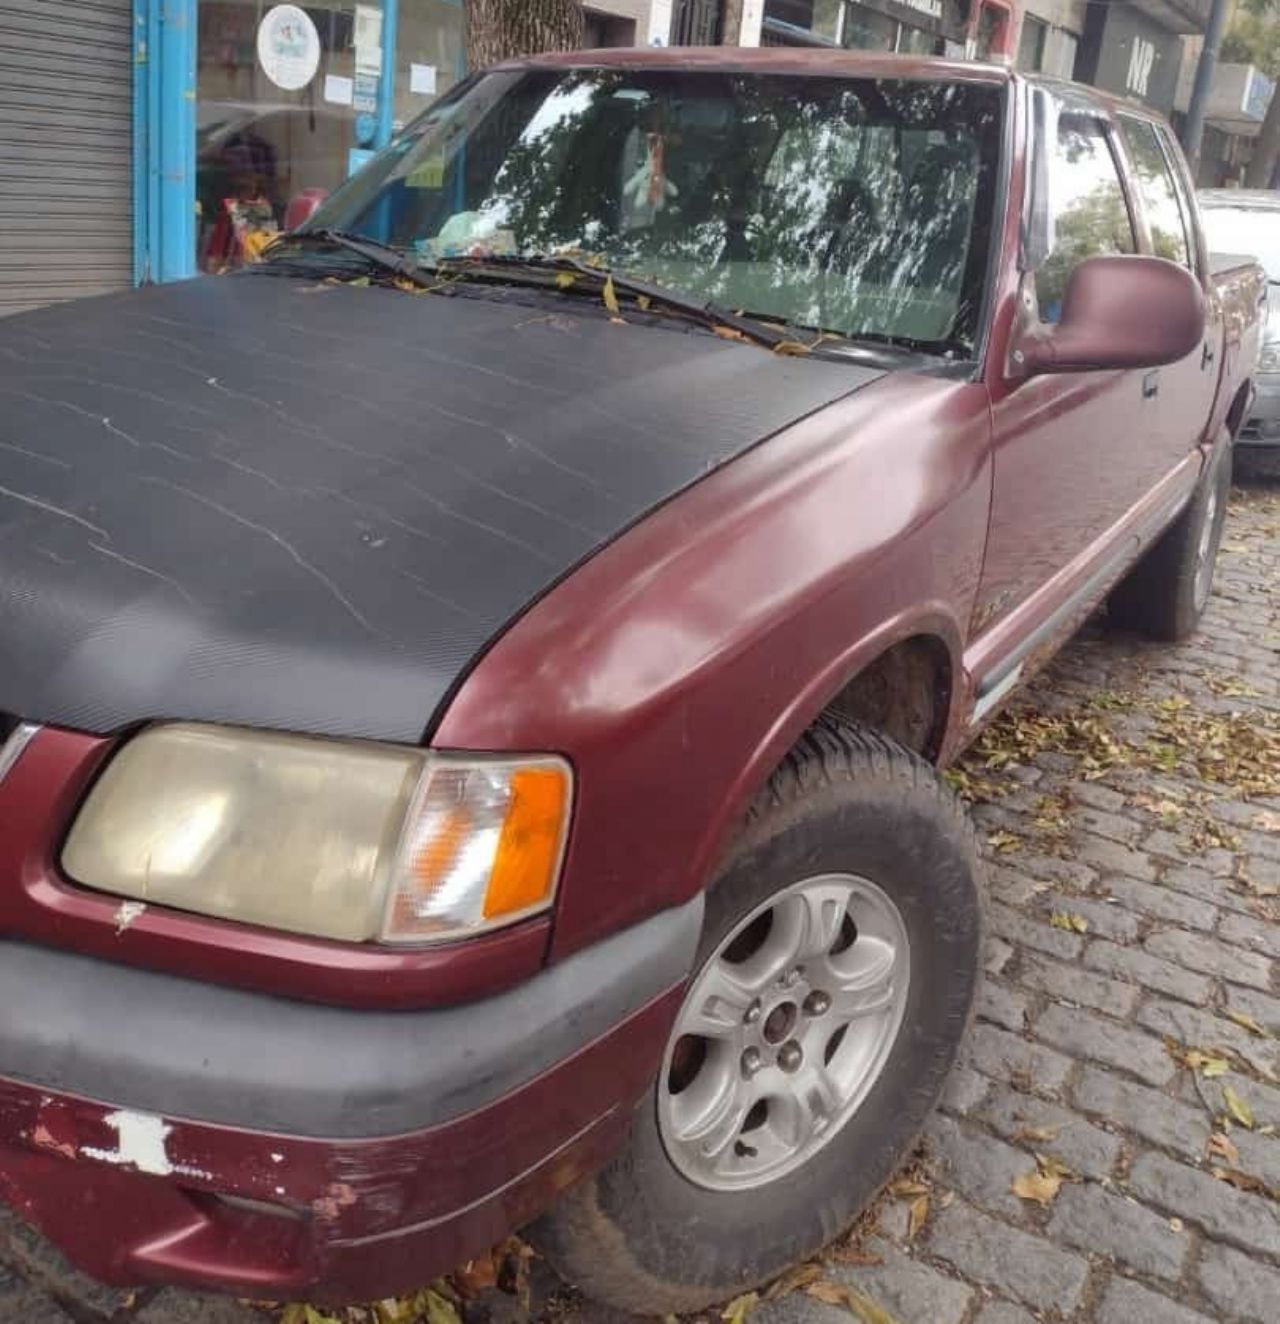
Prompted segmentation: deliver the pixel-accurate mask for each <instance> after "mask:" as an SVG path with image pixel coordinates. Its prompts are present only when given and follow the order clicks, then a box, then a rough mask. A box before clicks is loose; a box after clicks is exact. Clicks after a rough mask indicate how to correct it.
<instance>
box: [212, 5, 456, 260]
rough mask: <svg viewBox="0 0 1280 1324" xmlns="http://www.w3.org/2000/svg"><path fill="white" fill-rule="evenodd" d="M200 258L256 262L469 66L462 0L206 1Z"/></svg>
mask: <svg viewBox="0 0 1280 1324" xmlns="http://www.w3.org/2000/svg"><path fill="white" fill-rule="evenodd" d="M198 12H199V39H198V40H199V44H198V52H197V54H198V62H197V68H198V98H197V113H196V209H197V226H196V231H197V238H196V247H197V251H196V264H197V266H198V267H199V268H200V269H201V270H203V271H224V270H227V269H228V268H230V267H234V266H238V265H240V264H242V263H244V262H246V261H252V260H253V259H254V258H255V257H256V256H257V255H258V254H259V253H260V252H261V249H262V248H263V247H264V246H265V244H267V243H268V242H270V240H271V238H273V237H274V236H275V235H276V234H278V233H280V232H281V231H282V230H285V229H289V228H291V227H293V226H294V225H297V224H300V223H301V222H302V221H303V220H305V219H306V218H307V216H308V215H309V214H310V212H312V211H314V209H315V207H316V206H318V204H319V202H320V201H321V200H323V198H324V197H326V196H327V195H328V194H329V193H330V192H332V191H333V190H334V189H335V188H336V187H337V186H338V185H339V184H340V183H342V181H343V180H344V179H345V178H346V177H347V176H348V174H350V173H351V171H352V170H353V169H356V168H358V166H359V165H360V164H361V163H362V162H363V160H364V159H365V157H366V156H367V155H368V154H369V153H371V152H372V151H374V150H375V149H376V148H378V147H380V146H382V145H383V144H384V143H385V142H386V141H387V140H388V139H389V137H390V136H391V134H392V132H394V130H395V129H396V128H397V127H399V125H400V124H402V123H404V122H405V121H407V120H408V119H410V118H412V117H413V116H414V115H416V114H417V113H418V112H419V111H420V110H422V109H424V108H425V107H426V106H427V105H429V104H430V102H431V101H432V100H434V98H435V97H436V96H437V95H438V94H439V93H441V92H444V91H445V90H447V89H448V88H449V87H450V86H452V84H453V83H454V82H455V81H456V79H457V78H458V77H459V76H460V74H461V72H462V11H461V6H460V4H458V3H456V2H454V0H363V2H361V3H356V0H321V2H320V3H309V4H305V5H294V4H274V3H271V0H199V10H198Z"/></svg>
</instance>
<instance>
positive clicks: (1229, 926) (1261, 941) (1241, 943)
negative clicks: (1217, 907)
mask: <svg viewBox="0 0 1280 1324" xmlns="http://www.w3.org/2000/svg"><path fill="white" fill-rule="evenodd" d="M1218 937H1219V938H1221V939H1222V941H1223V942H1229V943H1231V945H1232V946H1233V947H1244V948H1246V949H1247V950H1249V951H1251V952H1259V953H1260V954H1261V955H1263V956H1270V957H1280V924H1268V923H1267V922H1266V921H1265V920H1261V919H1254V918H1253V916H1251V915H1241V914H1238V913H1237V912H1235V911H1230V912H1228V913H1226V914H1224V915H1223V917H1222V920H1221V922H1220V923H1219V924H1218Z"/></svg>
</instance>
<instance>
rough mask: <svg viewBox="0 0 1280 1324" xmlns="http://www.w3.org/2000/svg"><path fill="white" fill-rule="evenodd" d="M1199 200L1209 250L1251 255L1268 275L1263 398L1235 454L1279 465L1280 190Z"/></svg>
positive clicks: (1204, 193) (1206, 194)
mask: <svg viewBox="0 0 1280 1324" xmlns="http://www.w3.org/2000/svg"><path fill="white" fill-rule="evenodd" d="M1199 198H1200V211H1201V214H1202V216H1203V219H1204V230H1205V236H1206V238H1207V240H1208V243H1209V249H1210V251H1211V252H1212V253H1214V254H1215V255H1216V254H1247V255H1248V256H1250V257H1253V258H1256V259H1257V260H1258V261H1259V262H1260V263H1261V264H1262V266H1263V268H1264V269H1265V271H1266V273H1267V287H1268V290H1269V292H1270V296H1271V297H1270V313H1269V316H1268V318H1267V323H1266V327H1265V329H1264V331H1263V338H1262V351H1261V356H1260V358H1259V362H1258V372H1257V375H1256V376H1255V377H1254V381H1255V383H1256V385H1257V388H1258V394H1257V398H1256V399H1255V400H1254V404H1253V409H1252V411H1251V413H1250V414H1249V417H1248V418H1247V419H1246V420H1245V423H1244V426H1243V427H1242V428H1241V430H1240V434H1239V436H1238V437H1237V438H1236V451H1237V454H1239V455H1241V456H1247V457H1249V458H1260V456H1261V454H1262V453H1263V452H1264V451H1265V452H1266V453H1267V454H1268V458H1269V459H1271V461H1272V463H1273V464H1276V465H1278V466H1280V190H1276V189H1228V188H1223V189H1203V190H1201V192H1200V194H1199Z"/></svg>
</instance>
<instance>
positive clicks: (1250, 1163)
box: [1215, 1086, 1280, 1191]
mask: <svg viewBox="0 0 1280 1324" xmlns="http://www.w3.org/2000/svg"><path fill="white" fill-rule="evenodd" d="M1241 1089H1243V1090H1244V1092H1245V1093H1248V1092H1249V1091H1248V1087H1247V1086H1242V1087H1241ZM1231 1138H1232V1140H1234V1141H1235V1145H1236V1148H1237V1149H1238V1150H1239V1151H1240V1168H1241V1170H1242V1171H1244V1172H1247V1173H1249V1174H1250V1176H1253V1177H1261V1178H1262V1180H1263V1181H1264V1182H1266V1183H1267V1185H1268V1186H1270V1187H1271V1188H1272V1189H1273V1190H1275V1191H1280V1137H1277V1136H1274V1135H1259V1134H1258V1132H1257V1131H1246V1130H1244V1129H1243V1128H1242V1127H1238V1126H1237V1127H1236V1128H1235V1129H1234V1130H1233V1131H1232V1133H1231ZM1215 1161H1216V1162H1221V1159H1218V1160H1215Z"/></svg>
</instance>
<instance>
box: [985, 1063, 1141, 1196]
mask: <svg viewBox="0 0 1280 1324" xmlns="http://www.w3.org/2000/svg"><path fill="white" fill-rule="evenodd" d="M974 1115H975V1116H976V1117H978V1118H980V1119H981V1120H982V1121H984V1122H986V1123H987V1124H988V1125H990V1126H992V1127H994V1128H995V1130H997V1131H999V1132H1000V1134H1001V1135H1002V1136H1004V1137H1005V1138H1006V1139H1007V1140H1009V1141H1010V1143H1012V1144H1015V1145H1022V1146H1023V1147H1024V1148H1026V1149H1028V1150H1030V1151H1034V1152H1038V1153H1042V1154H1052V1155H1053V1156H1054V1157H1056V1158H1060V1159H1061V1160H1062V1161H1063V1162H1064V1163H1065V1164H1066V1165H1067V1166H1068V1167H1069V1168H1071V1169H1072V1170H1073V1171H1075V1172H1078V1173H1080V1174H1081V1175H1082V1176H1084V1177H1092V1178H1095V1179H1097V1178H1100V1177H1106V1176H1108V1175H1109V1174H1110V1172H1111V1170H1112V1169H1113V1168H1114V1167H1115V1164H1116V1160H1117V1159H1118V1158H1119V1156H1120V1138H1119V1137H1118V1136H1114V1135H1110V1134H1108V1133H1107V1132H1106V1131H1102V1130H1100V1129H1099V1128H1098V1127H1096V1126H1094V1125H1093V1124H1092V1123H1091V1122H1089V1121H1087V1120H1086V1119H1085V1118H1083V1117H1081V1116H1080V1114H1079V1113H1075V1112H1072V1111H1071V1110H1070V1109H1068V1108H1062V1107H1060V1106H1059V1105H1057V1104H1055V1103H1046V1102H1044V1100H1042V1099H1037V1098H1033V1097H1032V1096H1031V1095H1029V1094H1019V1093H1018V1092H1017V1091H1016V1090H1011V1089H1009V1088H1008V1087H1007V1086H1003V1085H997V1086H996V1087H995V1088H994V1090H993V1091H992V1092H991V1094H990V1096H989V1097H988V1098H987V1099H986V1101H985V1102H983V1103H982V1104H980V1105H979V1106H978V1107H977V1108H975V1109H974ZM1028 1132H1051V1133H1052V1134H1048V1135H1028V1134H1027V1133H1028Z"/></svg>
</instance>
